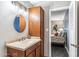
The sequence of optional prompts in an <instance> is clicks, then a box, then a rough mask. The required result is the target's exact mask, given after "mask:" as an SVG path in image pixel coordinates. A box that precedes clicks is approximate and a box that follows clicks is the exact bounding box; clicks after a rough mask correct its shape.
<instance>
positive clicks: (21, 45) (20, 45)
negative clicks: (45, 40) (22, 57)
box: [6, 38, 41, 51]
mask: <svg viewBox="0 0 79 59" xmlns="http://www.w3.org/2000/svg"><path fill="white" fill-rule="evenodd" d="M40 41H41V39H40V38H36V39H34V38H33V39H25V40H21V41H16V42H13V43H8V44H6V46H7V47H11V48H15V49H18V50H22V51H25V50H26V49H28V48H29V47H31V46H32V45H34V44H36V43H38V42H40Z"/></svg>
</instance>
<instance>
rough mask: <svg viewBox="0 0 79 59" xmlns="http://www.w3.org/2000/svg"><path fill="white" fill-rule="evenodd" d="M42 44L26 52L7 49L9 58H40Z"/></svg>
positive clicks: (37, 44)
mask: <svg viewBox="0 0 79 59" xmlns="http://www.w3.org/2000/svg"><path fill="white" fill-rule="evenodd" d="M40 51H41V50H40V42H38V43H36V44H35V45H33V46H31V47H29V48H28V49H26V50H25V51H22V50H18V49H14V48H10V47H7V56H10V57H40Z"/></svg>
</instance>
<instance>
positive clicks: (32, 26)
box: [29, 7, 40, 37]
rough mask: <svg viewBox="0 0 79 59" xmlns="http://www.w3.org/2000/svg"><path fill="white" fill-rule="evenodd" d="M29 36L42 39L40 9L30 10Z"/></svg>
mask: <svg viewBox="0 0 79 59" xmlns="http://www.w3.org/2000/svg"><path fill="white" fill-rule="evenodd" d="M29 34H30V35H31V36H38V37H40V8H36V7H33V8H30V9H29Z"/></svg>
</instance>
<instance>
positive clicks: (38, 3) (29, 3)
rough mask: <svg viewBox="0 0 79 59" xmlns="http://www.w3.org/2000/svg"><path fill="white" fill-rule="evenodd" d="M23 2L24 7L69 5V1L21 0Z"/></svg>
mask: <svg viewBox="0 0 79 59" xmlns="http://www.w3.org/2000/svg"><path fill="white" fill-rule="evenodd" d="M23 3H24V5H25V6H26V7H32V6H41V7H44V6H49V7H50V8H59V7H64V6H69V5H70V1H36V2H35V1H23Z"/></svg>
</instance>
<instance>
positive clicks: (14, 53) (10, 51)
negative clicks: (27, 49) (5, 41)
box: [7, 47, 25, 57]
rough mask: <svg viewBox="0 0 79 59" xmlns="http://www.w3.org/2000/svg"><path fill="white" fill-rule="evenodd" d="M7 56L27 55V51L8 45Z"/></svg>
mask: <svg viewBox="0 0 79 59" xmlns="http://www.w3.org/2000/svg"><path fill="white" fill-rule="evenodd" d="M7 56H10V57H23V56H25V53H24V51H20V50H17V49H13V48H9V47H7Z"/></svg>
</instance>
